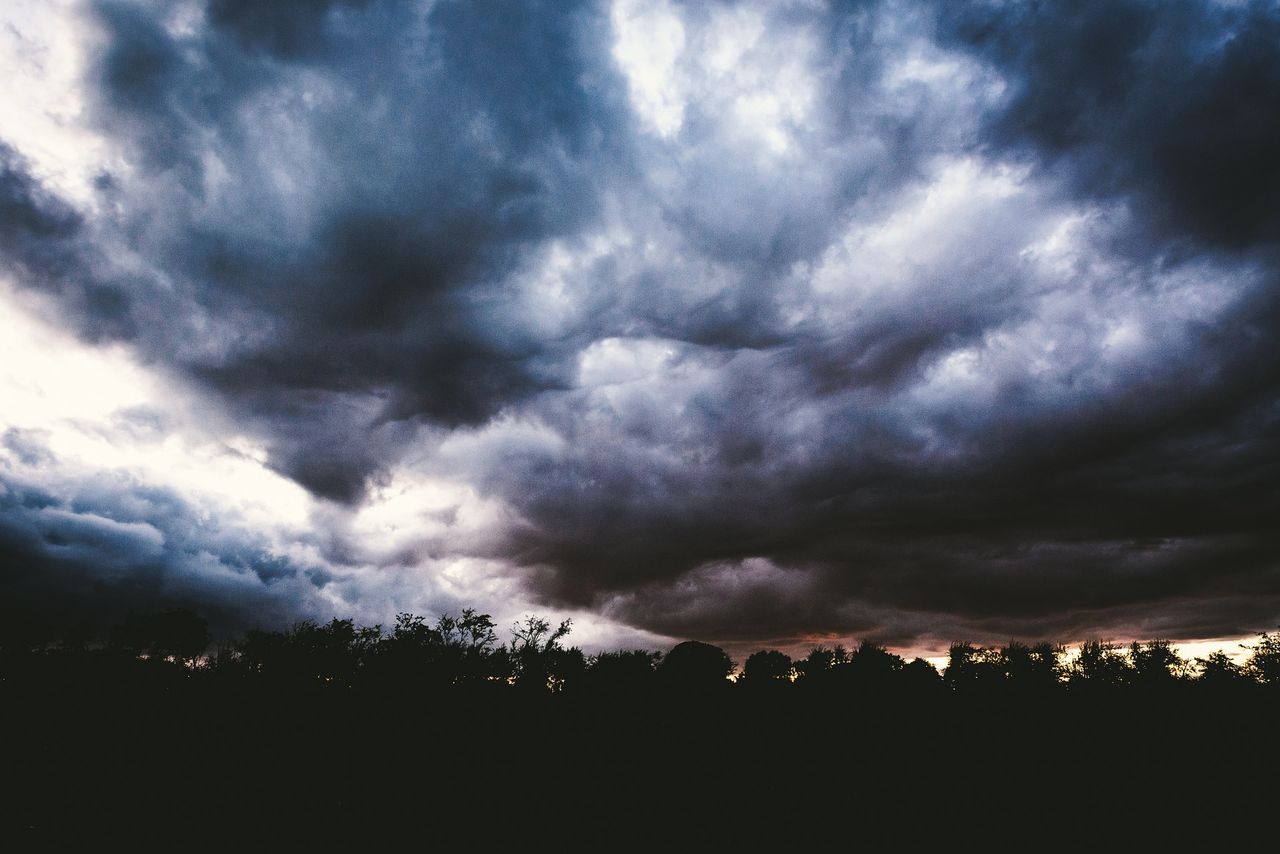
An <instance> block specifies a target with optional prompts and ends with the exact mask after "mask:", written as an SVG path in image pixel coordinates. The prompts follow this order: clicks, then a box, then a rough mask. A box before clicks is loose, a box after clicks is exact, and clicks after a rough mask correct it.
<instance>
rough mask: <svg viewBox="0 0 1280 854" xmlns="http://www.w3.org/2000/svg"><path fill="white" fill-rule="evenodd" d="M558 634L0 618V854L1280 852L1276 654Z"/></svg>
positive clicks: (1265, 649)
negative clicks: (95, 624) (588, 646)
mask: <svg viewBox="0 0 1280 854" xmlns="http://www.w3.org/2000/svg"><path fill="white" fill-rule="evenodd" d="M571 628H572V627H571V625H570V624H569V623H568V622H564V623H559V624H555V623H553V622H551V621H549V620H545V619H542V618H539V617H529V618H526V619H524V620H522V621H521V622H520V623H519V624H517V625H516V626H514V627H512V628H511V630H510V631H509V632H508V631H503V630H502V629H501V628H500V627H499V626H497V625H495V623H494V621H493V620H492V618H491V617H489V616H488V615H486V614H482V613H478V612H476V611H471V610H468V611H463V612H462V613H461V614H457V615H446V616H444V617H441V618H439V619H432V620H428V619H426V618H423V617H418V616H413V615H409V614H404V615H401V616H400V617H398V618H397V619H396V621H395V622H394V624H392V625H391V626H390V627H379V626H368V627H365V626H359V625H356V624H355V623H354V622H353V621H351V620H332V621H330V622H327V623H315V622H303V623H299V624H297V625H295V626H293V627H292V628H290V629H288V630H286V631H253V632H248V633H246V634H245V635H244V636H243V637H241V638H240V639H239V640H238V641H236V642H235V643H230V644H226V645H223V646H215V645H213V644H211V643H210V637H209V633H208V630H207V627H206V625H205V623H204V621H203V620H201V619H200V618H199V617H198V616H196V615H195V614H192V613H190V612H184V611H171V612H167V613H162V614H152V615H141V616H136V617H132V618H130V619H127V620H125V621H123V622H122V623H120V625H118V626H116V627H114V628H113V629H112V630H110V631H109V632H104V633H103V634H102V635H101V637H97V638H91V637H89V635H88V634H87V633H85V632H79V633H77V632H69V633H68V632H62V633H60V634H59V633H55V632H52V631H48V630H42V629H39V628H38V627H32V626H27V627H25V628H24V627H21V624H20V623H19V621H17V620H13V619H10V620H3V619H0V630H3V631H2V633H0V726H2V727H3V731H4V733H5V738H4V739H3V740H0V803H2V804H4V808H3V809H0V839H4V840H5V841H6V842H7V841H8V840H9V839H15V840H17V844H16V845H8V846H6V847H5V850H15V851H19V850H49V851H69V850H92V849H94V848H97V847H101V846H102V844H103V843H104V842H106V841H108V840H109V841H110V842H112V843H114V845H113V846H112V847H115V848H121V849H123V850H207V849H213V850H235V851H240V850H261V849H267V850H284V851H292V850H299V849H312V850H334V849H335V848H344V849H346V850H357V851H364V850H373V849H374V848H383V847H386V848H388V849H389V850H423V849H429V848H431V847H433V846H434V847H439V846H441V845H445V844H449V840H453V841H455V842H461V843H463V844H466V845H467V847H468V848H474V849H477V850H481V851H488V850H508V849H516V850H522V849H530V850H542V849H550V848H554V849H556V850H566V849H567V850H576V849H579V848H584V849H588V850H608V851H655V850H658V851H669V850H674V851H718V850H726V849H731V850H743V851H753V850H759V849H760V848H763V847H771V848H775V849H778V850H827V849H828V848H830V847H832V846H833V845H836V846H838V847H839V848H840V849H851V850H866V851H921V850H928V851H937V850H942V851H951V850H989V851H998V850H1018V851H1027V850H1032V851H1047V850H1073V851H1108V850H1127V851H1149V850H1188V849H1191V850H1210V851H1221V850H1254V849H1253V848H1250V847H1249V846H1248V845H1247V844H1246V843H1245V840H1246V839H1248V838H1249V837H1250V836H1251V835H1257V833H1261V834H1263V835H1264V836H1265V835H1270V834H1272V833H1273V830H1272V824H1273V823H1272V822H1270V821H1269V820H1268V818H1267V817H1269V816H1270V815H1271V814H1272V813H1273V812H1274V800H1275V797H1274V793H1275V769H1276V768H1277V767H1280V727H1277V726H1276V721H1277V720H1280V690H1277V688H1278V687H1280V637H1278V636H1277V635H1275V634H1274V633H1273V634H1264V635H1262V636H1261V637H1260V638H1258V639H1257V640H1256V641H1254V642H1253V643H1251V644H1250V645H1249V646H1250V650H1249V652H1248V654H1247V657H1246V659H1245V660H1244V661H1242V662H1241V663H1239V664H1237V663H1235V662H1233V661H1232V660H1231V659H1229V658H1228V657H1226V656H1224V655H1217V654H1215V655H1211V656H1208V657H1206V658H1204V659H1203V660H1194V661H1187V660H1184V659H1183V658H1181V657H1179V656H1178V654H1177V652H1176V651H1175V650H1174V649H1173V648H1172V647H1171V646H1170V645H1169V644H1168V643H1165V642H1161V641H1153V642H1150V643H1141V644H1136V645H1131V646H1127V647H1118V646H1113V645H1109V644H1106V643H1102V642H1090V643H1086V644H1084V645H1083V646H1082V647H1080V648H1078V649H1077V650H1072V651H1071V653H1070V654H1068V653H1067V652H1066V651H1065V650H1063V648H1062V647H1060V646H1054V645H1046V644H1040V645H1022V644H1017V643H1009V644H1006V645H1003V646H999V647H979V646H973V645H968V644H956V645H955V646H953V647H952V649H951V655H950V660H949V663H948V665H947V666H946V667H945V668H944V669H943V670H942V671H941V672H939V671H938V670H937V669H935V668H934V667H933V666H932V665H930V664H929V662H927V661H923V660H920V659H916V660H913V661H906V660H904V659H903V658H901V657H900V656H897V655H895V654H893V653H892V652H890V651H888V650H886V649H884V648H882V647H879V646H877V645H875V644H873V643H861V644H859V645H857V646H856V647H854V648H851V649H844V648H841V647H818V648H815V649H813V650H811V651H809V652H808V653H807V654H806V655H804V656H803V657H801V658H799V659H796V660H793V659H791V658H789V657H788V656H787V655H785V654H783V653H782V652H779V651H773V650H764V651H760V652H757V653H755V654H752V655H750V656H748V657H747V658H746V659H745V660H744V661H742V662H741V666H740V667H737V666H735V664H734V662H732V661H731V660H730V657H729V656H728V655H727V654H725V652H724V651H723V650H721V649H719V648H717V647H715V646H712V645H709V644H703V643H697V642H686V643H682V644H678V645H677V646H675V648H673V649H671V650H669V651H667V652H666V653H665V654H660V653H657V652H652V651H647V650H622V651H613V652H601V653H598V654H594V655H588V654H586V653H584V652H583V651H582V650H581V649H578V648H576V647H574V646H573V645H572V643H571V638H572V634H571ZM1271 841H1272V842H1273V841H1274V840H1271ZM1272 847H1274V846H1273V845H1272ZM1257 850H1269V849H1264V848H1258V849H1257Z"/></svg>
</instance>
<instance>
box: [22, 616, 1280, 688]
mask: <svg viewBox="0 0 1280 854" xmlns="http://www.w3.org/2000/svg"><path fill="white" fill-rule="evenodd" d="M15 625H16V624H15V623H14V622H10V623H9V624H8V628H9V631H7V632H6V633H5V634H3V635H0V668H2V669H0V675H3V676H5V677H7V678H20V677H21V676H22V675H24V674H25V675H26V676H29V677H36V678H38V677H39V676H41V675H53V674H62V675H64V676H74V675H79V676H85V675H87V674H89V673H90V672H91V671H92V670H93V669H94V668H101V669H106V670H112V669H119V668H122V667H125V668H129V667H132V668H139V667H150V668H153V669H155V668H168V669H169V670H171V671H177V672H181V674H182V675H183V676H184V678H195V679H204V680H210V681H215V682H216V681H239V682H243V683H246V684H263V685H265V684H279V685H287V686H293V687H298V686H308V685H311V686H317V687H320V686H327V687H331V688H351V687H357V686H369V685H379V684H383V685H395V686H400V687H415V688H420V689H444V688H450V687H463V686H470V687H473V688H475V687H484V688H486V689H521V690H523V691H525V692H530V691H532V692H535V693H546V694H566V693H577V692H585V693H592V692H595V693H602V692H603V693H609V692H621V693H624V694H633V695H634V694H636V693H639V692H645V691H654V690H666V689H679V690H704V691H730V690H738V691H748V690H757V691H771V692H775V693H779V692H786V691H796V692H805V691H809V692H812V691H815V690H820V691H826V692H840V691H861V692H867V691H873V692H882V693H885V694H888V695H892V694H908V695H913V696H914V695H927V694H929V693H931V692H932V693H937V692H944V691H945V692H948V693H959V694H966V693H988V694H990V693H995V694H999V693H1001V692H1021V693H1037V692H1038V693H1043V694H1052V693H1054V692H1090V691H1093V692H1096V691H1100V690H1106V691H1119V690H1125V689H1128V690H1160V689H1170V688H1174V687H1178V686H1182V687H1192V686H1195V687H1197V688H1198V689H1202V690H1208V689H1216V690H1225V691H1232V690H1234V691H1248V690H1255V689H1261V688H1267V687H1269V688H1278V687H1280V634H1277V635H1272V634H1270V633H1263V634H1262V635H1260V636H1259V637H1258V638H1257V639H1256V640H1255V641H1254V642H1253V643H1252V644H1247V645H1244V647H1245V649H1247V650H1248V655H1247V657H1246V658H1245V659H1244V660H1243V661H1242V662H1237V661H1235V660H1233V659H1232V658H1231V657H1229V656H1228V655H1226V654H1225V653H1224V652H1221V651H1219V652H1214V653H1212V654H1210V655H1208V656H1206V657H1203V658H1195V659H1186V658H1183V657H1182V656H1180V655H1179V654H1178V652H1177V651H1176V650H1175V649H1174V648H1173V646H1172V644H1171V643H1170V642H1169V641H1164V640H1153V641H1148V642H1145V643H1136V642H1135V643H1132V644H1130V645H1128V646H1120V645H1116V644H1112V643H1108V642H1105V641H1101V640H1093V641H1088V642H1085V643H1083V644H1081V645H1080V646H1079V647H1078V648H1077V649H1076V650H1073V651H1071V652H1070V653H1069V651H1068V649H1067V648H1066V647H1065V646H1062V645H1058V644H1049V643H1039V644H1033V645H1028V644H1022V643H1018V642H1010V643H1009V644H1007V645H1004V646H992V647H984V646H974V645H971V644H968V643H956V644H953V645H952V646H951V648H950V651H949V655H948V662H947V665H946V666H945V668H944V669H943V670H942V672H939V671H938V670H937V669H936V668H935V667H934V666H933V665H932V664H931V663H930V662H928V661H926V660H924V659H922V658H916V659H914V660H912V661H907V660H905V659H904V658H902V657H901V656H898V655H896V654H894V653H893V652H891V651H889V650H887V649H885V648H884V647H882V646H879V645H877V644H874V643H871V642H869V641H864V642H862V643H861V644H859V645H858V646H856V647H855V648H853V649H847V648H845V647H843V646H839V645H837V646H833V647H827V646H818V647H814V648H813V649H811V650H810V651H809V653H808V654H807V655H806V656H805V657H803V658H799V659H794V660H793V659H792V658H791V657H789V656H788V655H786V654H785V653H782V652H779V651H777V650H761V651H759V652H756V653H753V654H752V655H750V656H748V657H747V659H746V660H745V661H744V662H743V663H742V666H741V668H739V667H738V666H737V665H736V664H735V662H733V661H732V659H731V658H730V657H729V656H728V655H727V654H726V653H725V652H724V650H722V649H720V648H719V647H716V646H713V645H710V644H706V643H700V642H697V641H686V642H684V643H681V644H678V645H676V646H675V648H673V649H672V650H670V651H669V652H667V653H665V654H664V653H661V652H654V651H649V650H638V649H637V650H623V651H613V652H600V653H597V654H594V655H587V654H586V653H584V652H583V651H582V650H581V649H580V648H578V647H576V646H571V645H568V644H567V643H566V639H567V638H568V636H569V634H570V631H571V628H572V624H571V622H570V621H569V620H565V621H563V622H561V623H560V624H558V625H555V626H553V625H552V624H551V622H549V621H548V620H545V619H543V618H541V617H537V616H528V617H526V618H525V619H523V620H521V621H520V622H518V623H516V624H515V625H514V626H512V627H511V628H510V631H509V639H508V640H507V641H505V642H503V641H500V639H499V634H498V626H497V625H496V623H495V622H494V621H493V619H492V618H491V617H490V615H488V614H482V613H479V612H477V611H475V610H473V609H466V610H463V611H462V612H461V614H459V615H456V616H455V615H451V614H446V615H444V616H441V617H439V618H438V619H437V620H435V621H434V622H431V621H429V620H427V619H426V618H425V617H422V616H417V615H413V614H408V613H404V614H400V615H398V616H397V617H396V620H395V623H394V624H393V625H392V626H391V627H390V628H389V629H384V627H383V626H381V625H374V626H358V625H356V624H355V623H354V621H352V620H339V619H334V620H332V621H330V622H328V623H317V622H314V621H304V622H299V623H297V624H295V625H294V626H292V627H291V628H290V629H288V630H285V631H261V630H254V631H250V632H248V633H246V634H245V635H244V636H243V637H242V638H241V639H240V640H238V641H237V642H235V643H232V644H228V645H223V646H219V647H216V648H213V647H212V646H211V643H210V636H209V631H208V626H207V624H206V622H205V621H204V620H203V619H202V618H201V617H200V616H199V615H197V614H195V613H193V612H191V611H186V610H176V611H168V612H163V613H157V614H147V615H135V616H131V617H129V618H128V619H127V620H125V621H124V622H123V623H121V624H119V625H116V626H114V627H112V628H111V630H110V631H109V633H108V634H107V636H106V638H105V639H104V640H98V641H92V640H90V639H89V638H88V636H87V635H85V634H83V633H80V634H77V633H75V632H64V633H62V634H58V633H55V632H54V631H51V630H49V629H47V628H41V627H31V626H27V627H21V628H16V627H15Z"/></svg>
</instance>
